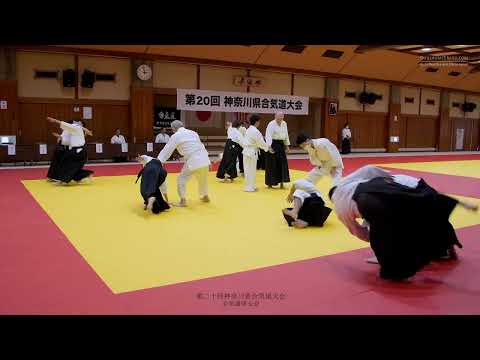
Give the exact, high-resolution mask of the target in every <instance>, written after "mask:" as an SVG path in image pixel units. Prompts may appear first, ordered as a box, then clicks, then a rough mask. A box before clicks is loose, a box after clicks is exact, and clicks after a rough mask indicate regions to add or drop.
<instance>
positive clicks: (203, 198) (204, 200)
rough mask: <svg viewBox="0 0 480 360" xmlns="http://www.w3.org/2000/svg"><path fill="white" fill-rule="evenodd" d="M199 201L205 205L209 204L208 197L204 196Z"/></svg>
mask: <svg viewBox="0 0 480 360" xmlns="http://www.w3.org/2000/svg"><path fill="white" fill-rule="evenodd" d="M200 200H201V201H203V202H206V203H208V202H210V198H209V197H208V195H205V196H204V197H202V198H200Z"/></svg>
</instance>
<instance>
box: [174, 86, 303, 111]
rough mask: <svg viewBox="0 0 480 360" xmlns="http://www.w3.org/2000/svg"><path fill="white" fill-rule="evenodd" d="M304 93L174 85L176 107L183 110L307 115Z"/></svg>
mask: <svg viewBox="0 0 480 360" xmlns="http://www.w3.org/2000/svg"><path fill="white" fill-rule="evenodd" d="M308 100H309V98H308V97H305V96H289V95H273V94H255V93H240V92H225V91H212V90H197V89H177V109H178V110H186V111H211V112H234V113H238V112H242V113H262V114H274V113H276V112H283V113H284V114H291V115H308Z"/></svg>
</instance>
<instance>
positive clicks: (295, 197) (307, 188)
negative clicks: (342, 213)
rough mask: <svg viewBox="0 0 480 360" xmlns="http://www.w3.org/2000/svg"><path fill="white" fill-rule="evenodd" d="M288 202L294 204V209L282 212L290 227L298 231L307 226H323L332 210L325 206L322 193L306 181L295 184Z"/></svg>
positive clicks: (298, 181) (302, 180)
mask: <svg viewBox="0 0 480 360" xmlns="http://www.w3.org/2000/svg"><path fill="white" fill-rule="evenodd" d="M287 201H288V202H289V203H292V202H293V208H286V209H283V210H282V213H283V217H284V218H285V220H286V221H287V224H288V226H293V227H296V228H298V229H302V228H305V227H307V226H323V223H324V222H325V221H326V220H327V218H328V216H329V215H330V213H331V211H332V209H330V208H328V207H326V206H325V201H323V199H322V195H321V194H320V191H319V190H318V189H317V188H316V187H315V185H313V184H312V183H311V182H310V181H308V180H306V179H301V180H297V181H295V182H294V183H293V185H292V188H291V189H290V193H289V194H288V197H287Z"/></svg>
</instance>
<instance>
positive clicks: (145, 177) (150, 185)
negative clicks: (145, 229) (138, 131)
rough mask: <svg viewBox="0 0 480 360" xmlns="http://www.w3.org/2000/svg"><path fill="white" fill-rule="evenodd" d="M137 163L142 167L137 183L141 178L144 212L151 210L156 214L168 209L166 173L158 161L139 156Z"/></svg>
mask: <svg viewBox="0 0 480 360" xmlns="http://www.w3.org/2000/svg"><path fill="white" fill-rule="evenodd" d="M137 161H138V162H140V163H141V164H142V166H143V168H142V170H141V171H140V172H139V174H138V177H137V181H135V183H137V182H138V179H139V178H140V177H141V178H142V181H141V182H140V194H141V195H142V198H143V202H144V208H143V209H144V210H147V209H148V210H151V211H152V212H153V213H154V214H158V213H160V212H162V211H164V210H167V209H170V206H169V205H168V195H167V182H166V179H167V171H166V170H165V169H164V168H163V166H162V163H161V162H160V161H159V160H158V159H154V158H152V157H150V156H147V155H140V156H138V157H137Z"/></svg>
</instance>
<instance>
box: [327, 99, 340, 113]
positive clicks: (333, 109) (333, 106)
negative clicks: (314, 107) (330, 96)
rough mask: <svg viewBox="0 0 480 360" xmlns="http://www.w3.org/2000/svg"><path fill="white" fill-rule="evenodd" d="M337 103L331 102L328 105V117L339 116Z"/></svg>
mask: <svg viewBox="0 0 480 360" xmlns="http://www.w3.org/2000/svg"><path fill="white" fill-rule="evenodd" d="M337 107H338V105H337V103H334V102H331V103H328V115H331V116H335V115H337Z"/></svg>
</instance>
